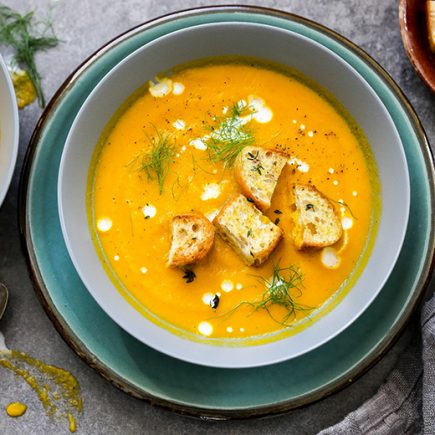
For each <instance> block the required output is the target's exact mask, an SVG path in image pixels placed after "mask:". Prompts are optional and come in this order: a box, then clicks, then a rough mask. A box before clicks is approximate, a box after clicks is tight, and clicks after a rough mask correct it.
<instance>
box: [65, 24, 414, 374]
mask: <svg viewBox="0 0 435 435" xmlns="http://www.w3.org/2000/svg"><path fill="white" fill-rule="evenodd" d="M222 25H227V26H228V25H230V26H233V27H239V26H242V27H243V26H249V27H252V28H254V27H256V28H260V29H263V28H265V27H266V28H271V29H272V30H273V31H275V32H278V33H279V32H281V33H286V34H288V35H291V37H293V38H296V39H301V40H303V41H304V42H305V43H307V44H308V45H310V44H312V45H314V46H317V47H318V48H320V49H321V50H322V51H324V52H326V53H327V54H328V56H329V57H332V58H333V59H334V62H339V63H341V64H342V65H345V67H346V68H347V69H348V70H349V71H350V72H351V74H352V75H353V76H354V77H356V79H357V80H358V81H360V82H361V83H363V85H364V88H365V92H367V93H369V94H371V96H372V98H374V99H375V100H376V104H378V106H380V107H381V109H382V111H383V113H384V116H385V118H386V119H387V121H388V122H389V123H390V124H391V128H392V131H393V133H394V134H395V135H396V136H397V139H398V143H399V144H400V145H401V147H400V150H399V151H400V156H401V159H402V164H403V169H404V171H405V174H404V175H405V179H406V182H405V185H404V187H405V189H404V197H405V200H404V207H403V210H404V216H405V218H404V220H403V222H402V227H401V228H400V237H397V241H398V244H397V249H396V250H395V251H394V253H393V255H392V256H391V257H390V259H389V262H388V264H387V267H386V268H385V269H384V270H383V273H382V274H380V277H381V278H380V282H377V283H376V290H375V291H374V293H373V294H371V295H370V298H367V299H366V300H364V303H363V305H361V307H360V308H359V309H358V310H355V312H353V314H352V316H351V317H349V318H347V319H346V320H345V321H344V322H341V323H340V325H339V327H338V328H337V327H335V326H334V330H333V332H330V333H329V334H325V335H324V337H323V338H322V339H320V340H319V339H316V340H314V343H312V344H311V345H309V346H305V347H303V348H301V349H299V350H298V351H293V353H290V354H289V353H288V350H287V351H284V349H280V347H282V346H284V344H282V343H281V342H287V341H289V340H291V339H292V337H294V336H291V337H285V338H282V339H280V340H276V341H273V342H270V343H267V344H265V345H263V346H264V347H263V348H262V350H263V351H264V352H260V355H259V356H258V352H257V356H256V357H253V355H252V353H251V354H250V352H249V350H248V348H256V347H257V348H258V345H254V346H248V347H225V346H224V347H221V346H213V345H212V346H210V345H206V344H201V343H195V342H194V341H191V340H186V339H184V338H181V340H184V345H180V344H179V341H180V337H177V336H174V335H173V334H171V335H170V336H167V335H166V334H163V336H162V334H161V331H156V330H155V328H154V327H155V326H156V325H155V324H154V323H153V322H151V321H150V320H149V319H144V321H145V322H147V325H148V328H147V331H148V333H147V334H143V333H142V334H141V333H140V330H138V329H137V328H135V327H134V326H133V323H131V317H129V318H128V319H126V318H125V316H123V315H121V314H120V313H119V312H118V311H117V310H113V307H110V306H111V305H113V303H112V302H110V301H109V300H108V299H110V298H104V297H102V295H101V294H100V293H99V291H98V289H97V288H94V287H95V286H94V285H92V283H91V282H90V280H91V278H90V277H89V275H88V274H86V273H85V271H84V270H83V262H82V260H81V259H80V256H79V255H78V252H77V250H76V249H75V248H74V247H73V244H74V243H75V241H74V237H72V235H71V234H70V228H69V227H68V225H67V224H66V223H65V215H64V201H65V195H64V194H63V191H64V178H63V175H64V169H65V166H66V164H67V163H66V155H67V153H68V152H69V149H70V148H71V145H70V144H71V142H73V136H74V132H75V130H76V129H77V128H78V127H77V125H78V124H79V123H80V122H81V120H82V118H84V115H83V114H84V113H85V112H86V110H87V107H88V103H89V102H91V101H92V99H93V98H94V97H95V96H96V95H98V92H99V90H100V89H101V88H103V87H104V86H105V83H106V81H110V80H111V78H112V77H113V76H114V75H116V73H117V71H118V70H121V69H122V68H125V65H126V64H128V62H130V61H131V59H134V58H135V57H136V56H138V55H139V56H140V55H141V53H142V52H143V51H146V50H147V49H148V47H149V46H150V45H154V44H158V43H160V42H161V41H162V40H164V39H167V38H168V37H169V36H172V37H174V36H175V37H177V35H178V34H179V33H185V32H186V31H187V32H190V31H192V29H193V31H195V30H197V29H198V28H199V27H202V28H204V27H205V28H208V27H220V26H222ZM58 205H59V216H60V222H61V228H62V233H63V236H64V240H65V243H66V246H67V250H68V253H69V255H70V257H71V260H72V262H73V264H74V266H75V268H76V271H77V272H78V274H79V276H80V278H81V280H82V281H83V283H84V284H85V287H86V288H87V289H88V291H89V293H90V294H91V295H92V296H93V298H94V299H95V300H96V301H97V303H98V304H99V305H100V307H101V308H102V309H103V310H104V311H105V312H106V314H107V315H108V316H109V317H111V318H112V320H114V321H115V322H116V323H117V324H118V325H119V326H121V327H122V328H123V329H124V330H126V331H127V332H128V333H129V334H131V335H133V336H134V337H135V338H136V339H138V340H139V341H141V342H143V343H145V344H146V345H148V346H151V347H153V348H154V349H156V350H158V351H160V352H163V353H166V354H167V355H170V356H172V357H175V358H178V359H181V360H184V361H187V362H190V363H195V364H200V365H205V366H210V367H220V368H250V367H259V366H263V365H269V364H274V363H278V362H281V361H285V360H288V359H291V358H296V357H298V356H300V355H302V354H304V353H307V352H309V351H311V350H313V349H315V348H317V347H319V346H321V345H323V344H324V343H326V342H327V341H329V340H331V339H333V338H334V337H335V336H337V335H338V334H339V333H341V332H342V331H343V330H344V329H346V328H347V327H348V326H349V325H350V324H352V323H353V322H354V321H355V320H356V319H357V318H358V317H359V316H360V315H361V314H362V313H363V312H364V311H365V310H366V309H367V308H368V307H369V306H370V304H371V303H372V302H373V300H374V299H375V298H376V296H377V295H378V294H379V292H380V291H381V290H382V287H383V286H384V284H385V282H386V281H387V279H388V277H389V276H390V274H391V272H392V270H393V268H394V265H395V264H396V261H397V258H398V256H399V254H400V251H401V247H402V245H403V241H404V238H405V234H406V228H407V223H408V219H409V205H410V184H409V174H408V168H407V162H406V157H405V153H404V148H403V146H402V141H401V138H400V136H399V134H398V132H397V129H396V127H395V125H394V122H393V120H392V118H391V116H390V114H389V112H388V111H387V109H386V107H385V105H384V104H383V102H382V100H381V99H380V98H379V96H378V95H377V94H376V92H375V91H374V90H373V89H372V87H371V86H370V84H369V83H368V82H367V81H366V80H365V78H364V77H363V76H362V75H361V74H359V73H358V71H356V70H355V69H354V68H353V67H352V65H350V64H348V63H347V62H346V61H345V60H344V59H342V58H341V57H340V56H338V55H337V54H336V53H334V52H333V51H332V50H330V49H328V48H327V47H325V46H323V45H322V44H319V43H318V42H316V41H313V40H311V39H310V38H308V37H305V36H303V35H300V34H298V33H295V32H292V31H290V30H286V29H277V28H275V27H272V26H268V25H266V24H258V23H240V22H236V23H228V22H225V23H207V24H202V25H199V26H198V25H197V26H194V27H193V28H188V29H182V30H177V31H173V32H170V33H168V34H166V35H164V36H161V37H159V38H156V39H154V40H153V41H151V42H150V43H148V44H145V45H144V46H142V47H140V48H139V49H137V50H135V51H133V52H132V53H131V54H130V55H129V56H127V57H125V58H124V59H122V60H121V61H120V62H119V63H118V64H117V65H116V66H114V67H113V68H112V69H111V70H110V71H109V72H108V73H107V74H106V75H105V76H104V77H103V78H102V79H101V80H100V82H99V83H98V84H97V86H96V87H95V88H94V89H93V90H92V92H91V93H90V94H89V95H88V97H87V99H86V100H85V102H84V103H83V105H82V107H81V108H80V110H79V112H78V113H77V116H76V117H75V119H74V122H73V124H72V126H71V128H70V130H69V133H68V137H67V139H66V142H65V147H64V149H63V152H62V158H61V163H60V169H59V178H58ZM376 238H377V237H376ZM377 245H378V242H376V241H375V247H376V246H377ZM375 247H374V249H375ZM93 249H94V250H95V246H94V245H93ZM378 249H379V248H378ZM371 255H372V254H370V255H369V256H368V258H370V256H371ZM369 261H370V260H369ZM100 262H101V260H100ZM106 274H107V273H106ZM359 279H360V278H358V280H357V282H358V281H359ZM112 285H113V284H112ZM116 290H117V291H118V289H116ZM347 297H348V296H346V298H347ZM346 298H344V300H345V299H346ZM344 300H343V301H341V302H340V304H338V306H340V305H341V304H343V302H344ZM124 302H126V303H128V302H127V301H126V300H125V299H124ZM338 306H337V307H338ZM337 307H335V308H334V310H337ZM334 310H333V311H334ZM132 316H134V314H133V313H132ZM324 317H330V316H329V315H328V316H324ZM321 320H322V319H320V320H319V321H321ZM330 322H331V321H330V320H329V321H328V323H330ZM315 323H317V322H315ZM315 323H314V324H313V325H312V326H310V327H309V328H306V329H310V330H312V329H313V328H314V325H315ZM328 323H327V324H328ZM150 329H152V330H154V332H153V333H151V334H149V331H150ZM160 329H161V328H160ZM317 329H319V327H317ZM138 331H139V332H138ZM167 332H168V331H167V330H165V333H167ZM304 332H305V330H304V331H301V332H300V333H299V334H303V333H304ZM318 332H319V331H318ZM156 334H157V335H156ZM155 335H156V336H155ZM296 335H298V334H296ZM321 335H322V334H321ZM163 341H165V343H166V341H168V342H169V343H170V344H169V346H168V345H167V344H165V346H162V342H163ZM192 345H193V347H194V348H192V349H190V352H189V351H186V350H185V348H186V347H187V348H190V347H191V346H192ZM195 348H196V351H195ZM199 349H201V350H199ZM216 349H219V350H220V352H219V353H220V356H219V357H217V355H215V356H214V358H210V356H209V354H210V353H216ZM275 349H278V350H279V352H278V355H274V356H271V355H272V354H273V353H274V352H275ZM244 354H246V355H244Z"/></svg>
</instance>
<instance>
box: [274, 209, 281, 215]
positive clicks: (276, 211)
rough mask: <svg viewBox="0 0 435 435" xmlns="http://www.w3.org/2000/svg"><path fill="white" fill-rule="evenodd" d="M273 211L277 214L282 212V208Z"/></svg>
mask: <svg viewBox="0 0 435 435" xmlns="http://www.w3.org/2000/svg"><path fill="white" fill-rule="evenodd" d="M273 212H274V213H275V214H282V211H281V210H278V209H276V210H274V211H273Z"/></svg>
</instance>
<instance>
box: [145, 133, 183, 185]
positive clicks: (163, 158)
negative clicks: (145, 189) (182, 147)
mask: <svg viewBox="0 0 435 435" xmlns="http://www.w3.org/2000/svg"><path fill="white" fill-rule="evenodd" d="M149 141H150V145H151V149H150V150H149V151H147V152H146V153H145V154H143V155H142V160H141V164H140V169H141V170H143V171H145V173H146V175H147V178H148V180H150V181H154V180H157V182H158V183H159V190H160V194H162V192H163V184H164V182H165V178H166V176H167V174H168V171H169V167H170V164H171V160H172V158H173V156H174V154H175V145H174V144H173V143H172V142H171V140H170V137H169V135H168V134H164V133H159V132H156V135H155V136H153V137H151V138H149Z"/></svg>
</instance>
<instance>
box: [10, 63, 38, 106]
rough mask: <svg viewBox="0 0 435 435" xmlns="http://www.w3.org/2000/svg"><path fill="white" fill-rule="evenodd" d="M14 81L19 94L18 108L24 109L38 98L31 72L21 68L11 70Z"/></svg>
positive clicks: (17, 94)
mask: <svg viewBox="0 0 435 435" xmlns="http://www.w3.org/2000/svg"><path fill="white" fill-rule="evenodd" d="M11 78H12V83H13V85H14V89H15V95H16V96H17V103H18V108H19V109H23V108H24V107H26V106H28V105H29V104H31V103H33V102H34V101H35V100H36V90H35V87H34V86H33V83H32V80H31V79H30V76H29V74H28V73H27V72H26V71H24V70H21V69H15V70H13V71H12V72H11Z"/></svg>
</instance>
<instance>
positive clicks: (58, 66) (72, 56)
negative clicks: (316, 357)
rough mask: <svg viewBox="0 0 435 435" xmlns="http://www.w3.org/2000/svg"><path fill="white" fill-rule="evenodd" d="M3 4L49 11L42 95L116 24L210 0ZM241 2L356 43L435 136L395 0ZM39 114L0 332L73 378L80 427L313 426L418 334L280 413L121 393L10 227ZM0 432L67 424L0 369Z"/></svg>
mask: <svg viewBox="0 0 435 435" xmlns="http://www.w3.org/2000/svg"><path fill="white" fill-rule="evenodd" d="M2 3H3V4H6V5H8V6H11V7H14V8H16V9H18V10H20V11H21V12H26V11H29V10H33V9H36V10H37V13H38V14H41V15H45V14H46V13H47V12H48V11H49V10H50V11H51V12H50V13H51V16H52V19H53V22H54V27H55V29H56V33H57V35H58V36H59V37H60V38H61V39H62V41H63V42H62V43H61V44H60V45H59V47H58V48H56V49H53V50H50V51H48V52H46V53H42V54H40V55H39V56H38V58H37V64H38V68H39V70H40V72H41V74H42V76H43V87H44V90H45V93H46V96H47V97H48V98H50V97H51V96H52V95H53V93H54V92H55V91H56V89H57V88H58V87H59V86H60V85H61V84H62V82H63V81H64V80H65V78H66V77H67V76H68V75H69V73H70V72H71V71H72V70H73V69H75V68H76V66H77V65H79V64H80V63H81V62H82V61H83V60H84V59H85V58H86V57H87V56H88V55H90V54H91V53H92V52H94V51H95V50H96V49H97V48H98V47H99V46H100V45H102V44H103V43H105V42H107V41H108V40H110V39H112V38H113V37H115V36H116V35H117V34H119V33H120V32H123V31H125V30H127V29H128V28H130V27H132V26H134V25H136V24H139V23H141V22H143V21H146V20H149V19H151V18H153V17H157V16H159V15H162V14H165V13H168V12H172V11H176V10H178V9H184V8H188V7H194V6H199V5H210V4H213V2H210V1H196V0H184V1H180V0H174V1H170V0H160V1H159V0H125V1H122V2H121V1H116V0H56V1H55V0H5V1H2ZM222 3H228V4H230V3H233V2H228V1H227V2H225V1H222ZM245 3H246V4H253V5H263V6H270V7H274V8H278V9H282V10H286V11H290V12H294V13H297V14H299V15H302V16H304V17H307V18H310V19H312V20H315V21H318V22H320V23H322V24H324V25H326V26H328V27H330V28H332V29H334V30H336V31H338V32H339V33H341V34H343V35H344V36H346V37H347V38H349V39H351V40H352V41H353V42H355V43H357V44H359V45H360V46H361V47H362V48H363V49H365V50H366V51H367V52H368V53H369V54H370V55H372V56H373V57H374V58H375V59H376V60H377V61H378V62H379V63H380V64H381V65H382V66H383V67H384V68H385V69H386V70H387V71H388V72H389V73H390V74H391V75H392V76H393V78H394V79H395V80H396V81H397V82H398V84H399V85H400V86H401V87H402V89H403V91H404V92H405V94H406V95H407V96H408V98H409V99H410V101H411V103H412V104H413V105H414V107H415V109H416V111H417V113H418V115H419V116H420V119H421V121H422V123H423V126H424V127H425V129H426V131H427V134H428V137H429V140H432V141H435V110H434V107H435V105H434V103H435V97H434V95H432V94H431V93H430V91H429V90H428V89H427V88H426V87H425V86H424V84H423V83H422V82H421V81H420V79H419V78H418V77H417V76H416V74H415V73H414V70H413V69H412V67H411V65H410V63H409V61H408V59H407V57H406V54H405V52H404V49H403V47H402V42H401V38H400V30H399V22H398V1H396V0H383V1H378V0H365V1H360V0H281V1H280V0H276V1H271V0H269V1H267V0H264V1H248V0H245ZM40 114H41V110H40V109H39V108H38V107H37V105H36V104H34V105H32V106H30V107H28V108H26V109H24V110H23V111H21V112H20V135H21V140H20V155H19V161H18V165H17V168H16V172H15V176H14V180H13V183H12V186H11V189H10V191H9V194H8V196H7V198H6V201H5V203H4V204H3V206H2V208H1V210H0V247H1V249H0V280H1V281H4V282H5V283H6V284H7V285H8V287H9V289H10V291H11V299H10V305H9V307H8V310H7V313H6V316H5V318H4V319H3V320H2V321H1V323H0V330H1V331H2V332H3V333H4V334H5V336H6V339H7V342H8V344H9V345H10V346H11V347H13V348H15V349H21V350H23V351H25V352H28V353H29V354H31V355H33V356H35V357H37V358H39V359H42V360H44V361H45V362H48V363H50V362H51V363H55V364H56V365H58V366H60V367H64V368H65V369H67V370H69V371H71V372H72V373H73V374H74V375H75V376H76V377H77V379H78V380H79V382H80V385H81V388H82V393H83V399H84V403H85V406H84V412H83V415H82V417H81V418H80V419H79V422H78V424H79V426H78V431H77V433H80V434H101V433H105V434H138V433H158V434H160V433H186V434H187V433H189V434H196V433H197V434H199V433H201V434H203V433H208V434H214V433H231V434H242V433H258V434H262V433H286V434H313V433H316V432H317V431H319V430H320V429H322V428H324V427H327V426H329V425H331V424H334V423H336V422H337V421H339V420H340V419H341V418H343V417H344V416H345V415H346V414H347V413H348V412H350V411H352V410H353V409H355V408H356V407H358V406H359V405H360V404H361V403H363V401H364V400H366V399H367V398H368V397H370V396H371V395H372V394H374V393H375V392H376V390H377V389H378V387H379V386H380V385H381V383H382V382H383V381H384V379H385V377H386V376H387V375H388V373H389V371H390V370H391V368H392V367H393V365H394V363H395V361H396V360H397V358H399V357H400V352H401V350H402V349H403V347H404V346H405V345H406V342H407V341H408V340H410V339H416V336H415V335H414V333H413V332H412V328H409V329H408V331H407V332H406V333H405V334H404V336H402V337H401V338H400V340H399V341H398V342H397V344H396V345H395V346H394V347H393V348H392V349H391V350H390V351H389V353H388V354H387V355H386V356H385V357H384V358H383V359H382V360H381V361H380V362H379V363H378V364H377V365H376V366H375V367H373V368H372V369H371V370H370V371H369V372H368V373H366V374H365V375H364V376H362V377H361V378H360V379H359V380H358V381H356V382H355V383H354V384H353V385H351V386H350V387H348V388H346V389H345V390H344V391H342V392H340V393H338V394H335V395H334V396H332V397H329V398H327V399H325V400H323V401H321V402H319V403H316V404H313V405H311V406H308V407H305V408H303V409H299V410H295V411H292V412H290V413H288V414H286V415H284V416H280V417H273V418H266V419H261V420H251V421H232V422H205V421H200V420H195V419H191V418H186V417H182V416H178V415H175V414H172V413H170V412H168V411H166V410H163V409H160V408H155V407H152V406H150V405H149V404H147V403H145V402H142V401H139V400H136V399H133V398H131V397H129V396H127V395H126V394H124V393H122V392H121V391H118V390H117V389H116V388H114V387H113V386H112V385H110V384H109V383H107V382H106V381H105V380H103V379H102V378H101V377H99V376H98V375H97V374H96V373H95V372H94V371H93V370H92V369H90V368H89V367H88V366H87V365H86V364H84V363H83V362H82V360H80V359H79V358H78V357H77V356H76V355H75V354H74V353H73V352H72V350H71V349H69V347H68V346H67V345H66V344H65V343H64V341H63V340H62V338H61V337H60V336H59V334H58V333H57V332H56V330H55V329H54V327H53V325H52V324H51V322H50V321H49V320H48V318H47V317H46V315H45V313H44V311H43V309H42V307H41V305H40V303H39V301H38V299H37V298H36V295H35V293H34V291H33V287H32V284H31V282H30V279H29V277H28V274H27V269H26V264H25V261H24V256H23V254H22V252H21V248H20V243H19V235H18V228H17V216H16V210H17V191H18V182H19V175H20V169H21V165H22V160H23V156H24V153H25V151H26V147H27V144H28V142H29V139H30V136H31V134H32V131H33V129H34V127H35V125H36V122H37V120H38V118H39V116H40ZM13 400H21V401H23V402H24V403H26V404H27V405H28V407H29V408H28V411H27V413H26V414H25V415H24V416H23V417H22V418H20V419H11V418H9V417H7V416H6V413H5V412H4V407H5V406H6V405H7V404H8V403H9V402H11V401H13ZM0 433H2V434H8V435H9V434H62V433H68V430H67V428H66V425H65V423H64V422H63V421H56V420H53V419H49V418H47V417H46V415H45V413H44V411H43V409H42V406H41V404H40V402H39V401H38V400H37V399H36V397H35V394H34V393H33V391H31V390H30V388H28V387H27V386H23V385H22V383H21V382H19V381H18V380H17V379H16V378H15V377H14V376H13V375H11V374H10V373H8V372H6V371H5V370H0Z"/></svg>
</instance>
